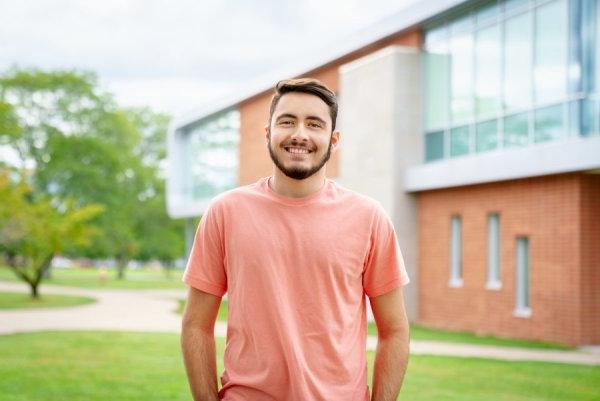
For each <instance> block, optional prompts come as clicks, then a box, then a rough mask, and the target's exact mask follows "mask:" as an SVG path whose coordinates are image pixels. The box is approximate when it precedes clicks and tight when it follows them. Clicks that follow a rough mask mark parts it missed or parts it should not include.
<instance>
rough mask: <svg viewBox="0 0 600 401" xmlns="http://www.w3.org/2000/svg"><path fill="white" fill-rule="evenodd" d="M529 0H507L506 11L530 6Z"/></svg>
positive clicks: (505, 2)
mask: <svg viewBox="0 0 600 401" xmlns="http://www.w3.org/2000/svg"><path fill="white" fill-rule="evenodd" d="M529 3H530V1H529V0H505V1H504V10H506V12H512V11H520V10H523V9H525V8H527V7H528V6H529Z"/></svg>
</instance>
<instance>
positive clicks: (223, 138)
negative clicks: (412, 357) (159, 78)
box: [168, 0, 600, 344]
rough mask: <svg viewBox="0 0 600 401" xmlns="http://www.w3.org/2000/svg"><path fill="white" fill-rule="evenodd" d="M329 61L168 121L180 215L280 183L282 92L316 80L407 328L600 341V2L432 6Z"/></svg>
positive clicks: (171, 192) (175, 209)
mask: <svg viewBox="0 0 600 401" xmlns="http://www.w3.org/2000/svg"><path fill="white" fill-rule="evenodd" d="M336 51H337V53H335V52H334V53H331V52H329V53H328V57H324V58H321V59H317V60H314V63H313V64H312V65H308V66H304V67H303V68H300V69H299V70H298V71H295V72H291V73H290V74H289V75H287V76H277V77H273V81H272V82H269V83H265V84H264V85H263V86H262V87H261V86H260V85H259V86H258V87H257V88H251V89H249V90H248V91H247V92H243V93H240V94H236V96H234V97H233V98H232V99H230V100H228V101H225V102H224V103H223V104H219V105H213V106H212V107H211V108H209V109H206V110H204V111H200V112H198V113H196V114H194V115H191V116H187V117H184V118H181V119H179V120H177V121H175V122H174V124H173V126H172V129H171V132H170V134H169V158H170V171H169V179H168V208H169V213H170V214H171V215H172V216H173V217H188V218H189V217H193V216H199V215H201V214H202V213H203V211H204V210H205V208H206V206H207V203H208V201H209V200H210V198H211V197H212V196H214V195H216V194H217V193H219V192H221V191H223V190H226V189H229V188H232V187H235V186H237V185H245V184H248V183H251V182H254V181H255V180H256V179H258V178H259V177H262V176H266V175H268V174H270V173H271V161H270V158H269V155H268V152H267V149H266V140H265V138H264V125H265V124H266V122H267V119H268V108H269V103H270V98H271V93H272V92H271V91H272V85H273V84H274V83H275V82H276V81H277V80H279V79H283V78H289V77H292V76H311V77H315V78H318V79H320V80H322V81H323V82H324V83H326V84H327V85H328V86H329V87H330V88H332V89H333V90H334V91H336V93H338V97H339V101H340V115H339V126H340V131H341V133H342V136H341V142H340V143H341V146H340V147H339V148H338V152H337V153H336V154H335V155H334V156H333V157H332V159H331V160H330V162H329V163H328V170H327V174H328V176H329V177H330V178H332V179H335V180H336V181H338V182H340V183H341V184H342V185H345V186H347V187H349V188H351V189H354V190H356V191H359V192H362V193H365V194H367V195H370V196H372V197H374V198H376V199H378V200H379V201H380V202H381V203H382V204H383V206H384V207H385V208H386V210H387V211H388V213H389V215H390V217H391V218H392V220H393V222H394V225H395V227H396V232H397V234H398V239H399V242H400V246H401V248H402V251H403V254H404V257H405V262H406V265H407V269H408V272H409V275H410V276H411V278H412V284H411V285H409V286H408V287H407V288H406V299H407V308H408V312H409V317H410V319H411V320H412V321H413V322H416V323H419V324H422V325H425V326H429V327H434V328H443V329H450V330H467V331H472V332H476V333H479V334H490V335H496V336H500V337H512V338H524V339H535V340H546V341H553V342H560V343H565V344H599V343H600V0H496V1H466V2H465V1H438V0H432V1H425V2H421V3H418V4H416V5H414V6H411V7H409V8H407V9H406V10H404V11H402V12H401V13H399V14H397V15H393V16H390V17H389V18H388V19H386V20H385V21H382V23H380V24H378V25H377V27H376V28H374V29H373V30H372V31H368V32H361V33H360V35H359V36H358V37H357V38H355V40H349V41H347V42H345V43H344V44H339V45H337V46H336ZM332 54H333V56H332Z"/></svg>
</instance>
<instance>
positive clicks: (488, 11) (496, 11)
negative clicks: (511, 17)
mask: <svg viewBox="0 0 600 401" xmlns="http://www.w3.org/2000/svg"><path fill="white" fill-rule="evenodd" d="M499 15H500V5H499V4H498V1H497V0H492V1H489V2H487V3H486V4H484V5H482V6H481V8H480V9H479V10H477V13H476V14H475V20H476V22H477V25H478V26H482V25H486V24H489V23H493V22H494V21H496V19H497V18H498V16H499Z"/></svg>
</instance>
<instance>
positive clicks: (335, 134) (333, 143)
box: [331, 131, 341, 152]
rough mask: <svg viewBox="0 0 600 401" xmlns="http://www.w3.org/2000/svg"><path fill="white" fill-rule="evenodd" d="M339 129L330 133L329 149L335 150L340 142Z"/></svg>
mask: <svg viewBox="0 0 600 401" xmlns="http://www.w3.org/2000/svg"><path fill="white" fill-rule="evenodd" d="M340 136H341V134H340V131H334V132H333V133H332V134H331V151H332V152H335V150H336V149H337V147H338V145H339V143H340Z"/></svg>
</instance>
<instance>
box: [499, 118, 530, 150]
mask: <svg viewBox="0 0 600 401" xmlns="http://www.w3.org/2000/svg"><path fill="white" fill-rule="evenodd" d="M528 143H529V121H528V113H520V114H515V115H512V116H509V117H505V118H504V147H513V146H524V145H527V144H528Z"/></svg>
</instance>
